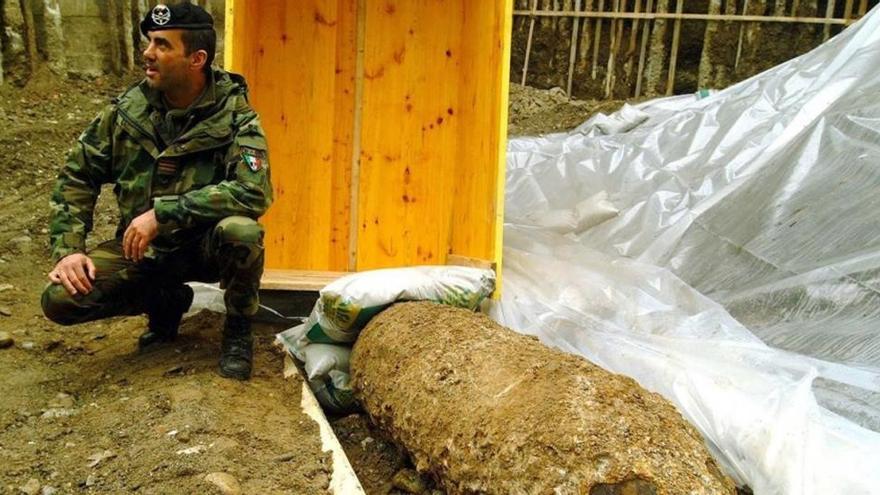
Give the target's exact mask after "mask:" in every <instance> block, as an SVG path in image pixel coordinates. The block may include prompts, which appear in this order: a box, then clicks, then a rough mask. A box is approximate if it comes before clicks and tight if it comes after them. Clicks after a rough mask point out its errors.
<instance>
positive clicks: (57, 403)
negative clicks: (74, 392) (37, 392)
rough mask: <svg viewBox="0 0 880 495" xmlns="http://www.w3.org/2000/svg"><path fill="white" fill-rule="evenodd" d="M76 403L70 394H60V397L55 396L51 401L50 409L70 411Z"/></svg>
mask: <svg viewBox="0 0 880 495" xmlns="http://www.w3.org/2000/svg"><path fill="white" fill-rule="evenodd" d="M74 405H76V402H75V401H74V399H73V397H71V396H70V394H66V393H64V392H58V395H56V396H55V398H54V399H52V400H51V401H49V407H50V408H55V409H70V408H72V407H73V406H74Z"/></svg>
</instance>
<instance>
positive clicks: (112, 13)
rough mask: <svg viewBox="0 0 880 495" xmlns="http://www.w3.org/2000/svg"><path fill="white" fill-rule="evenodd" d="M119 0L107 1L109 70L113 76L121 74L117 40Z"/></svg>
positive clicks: (118, 40)
mask: <svg viewBox="0 0 880 495" xmlns="http://www.w3.org/2000/svg"><path fill="white" fill-rule="evenodd" d="M118 19H119V0H108V1H107V21H108V25H109V27H110V69H111V70H112V71H113V73H114V74H117V75H118V74H121V73H122V55H121V53H120V52H121V50H120V38H119V21H118Z"/></svg>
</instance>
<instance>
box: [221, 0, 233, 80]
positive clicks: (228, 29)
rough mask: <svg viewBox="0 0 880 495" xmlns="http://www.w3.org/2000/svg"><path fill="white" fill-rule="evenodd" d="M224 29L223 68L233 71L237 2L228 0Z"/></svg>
mask: <svg viewBox="0 0 880 495" xmlns="http://www.w3.org/2000/svg"><path fill="white" fill-rule="evenodd" d="M224 23H225V25H224V29H223V68H224V69H225V70H227V71H232V42H233V40H234V39H235V34H234V33H235V0H226V20H225V21H224Z"/></svg>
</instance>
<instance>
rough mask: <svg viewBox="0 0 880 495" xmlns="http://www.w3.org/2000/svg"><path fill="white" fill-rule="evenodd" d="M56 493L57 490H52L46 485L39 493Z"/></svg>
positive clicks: (48, 494)
mask: <svg viewBox="0 0 880 495" xmlns="http://www.w3.org/2000/svg"><path fill="white" fill-rule="evenodd" d="M56 493H58V489H57V488H53V487H51V486H48V485H46V486H44V487H43V490H42V491H41V492H40V495H55V494H56Z"/></svg>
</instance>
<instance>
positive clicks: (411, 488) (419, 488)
mask: <svg viewBox="0 0 880 495" xmlns="http://www.w3.org/2000/svg"><path fill="white" fill-rule="evenodd" d="M391 486H393V487H394V488H397V489H398V490H400V491H402V492H406V493H416V494H420V493H424V492H425V490H427V488H428V487H427V486H426V484H425V480H423V479H422V477H421V476H420V475H419V473H417V472H416V471H415V470H414V469H401V470H400V471H398V472H397V474H395V475H394V478H392V479H391Z"/></svg>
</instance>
